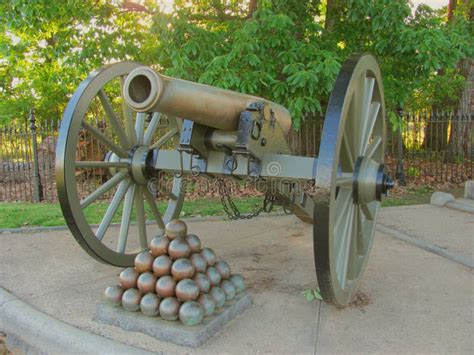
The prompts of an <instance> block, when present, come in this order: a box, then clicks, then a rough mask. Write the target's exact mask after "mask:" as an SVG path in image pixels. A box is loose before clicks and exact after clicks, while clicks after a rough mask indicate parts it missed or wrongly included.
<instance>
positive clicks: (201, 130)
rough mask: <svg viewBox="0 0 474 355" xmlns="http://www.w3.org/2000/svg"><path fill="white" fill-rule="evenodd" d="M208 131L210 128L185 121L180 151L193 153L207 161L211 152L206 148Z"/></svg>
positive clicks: (182, 128)
mask: <svg viewBox="0 0 474 355" xmlns="http://www.w3.org/2000/svg"><path fill="white" fill-rule="evenodd" d="M208 129H209V128H208V127H206V126H203V125H200V124H199V123H195V122H194V121H191V120H183V125H182V127H181V136H180V140H179V146H180V149H182V150H186V151H192V152H193V153H194V154H197V155H199V156H200V157H202V158H204V159H207V157H208V156H209V150H208V149H207V147H206V144H205V140H206V133H207V131H208Z"/></svg>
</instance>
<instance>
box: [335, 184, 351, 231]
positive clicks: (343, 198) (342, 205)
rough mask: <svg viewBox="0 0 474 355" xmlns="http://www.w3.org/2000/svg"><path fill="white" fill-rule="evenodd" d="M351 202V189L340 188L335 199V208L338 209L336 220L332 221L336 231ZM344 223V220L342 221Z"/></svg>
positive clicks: (345, 216)
mask: <svg viewBox="0 0 474 355" xmlns="http://www.w3.org/2000/svg"><path fill="white" fill-rule="evenodd" d="M351 204H352V190H349V189H341V190H340V191H339V196H338V197H337V201H336V208H335V210H336V211H338V215H337V217H336V221H335V223H334V230H335V231H336V232H337V231H338V230H339V226H340V224H341V222H342V221H343V220H344V218H347V211H348V210H349V207H350V205H351ZM344 223H345V222H344Z"/></svg>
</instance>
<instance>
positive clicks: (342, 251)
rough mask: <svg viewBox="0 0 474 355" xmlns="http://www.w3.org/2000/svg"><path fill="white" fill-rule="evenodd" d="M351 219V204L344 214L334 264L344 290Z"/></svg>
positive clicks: (352, 212) (352, 208) (352, 216)
mask: <svg viewBox="0 0 474 355" xmlns="http://www.w3.org/2000/svg"><path fill="white" fill-rule="evenodd" d="M353 218H354V204H351V205H350V207H349V209H348V213H347V214H346V218H345V220H344V228H343V230H342V231H341V236H342V239H341V244H340V245H339V248H338V249H337V259H336V260H337V264H336V272H337V276H338V279H339V282H340V284H341V287H342V288H344V285H345V282H346V278H347V265H348V263H349V251H350V243H351V239H352V238H351V236H352V225H353Z"/></svg>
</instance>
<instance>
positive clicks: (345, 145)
mask: <svg viewBox="0 0 474 355" xmlns="http://www.w3.org/2000/svg"><path fill="white" fill-rule="evenodd" d="M342 153H343V154H341V166H342V167H343V168H346V169H350V171H354V165H355V164H354V154H353V153H352V151H351V147H350V143H349V139H348V138H347V134H346V131H345V130H344V135H343V136H342ZM347 164H349V166H348V167H347Z"/></svg>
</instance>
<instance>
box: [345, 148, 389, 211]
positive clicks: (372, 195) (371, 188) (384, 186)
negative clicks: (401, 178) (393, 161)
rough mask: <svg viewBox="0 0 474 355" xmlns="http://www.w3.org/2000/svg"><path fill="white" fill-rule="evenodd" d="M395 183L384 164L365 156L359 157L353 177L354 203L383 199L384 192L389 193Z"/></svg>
mask: <svg viewBox="0 0 474 355" xmlns="http://www.w3.org/2000/svg"><path fill="white" fill-rule="evenodd" d="M394 185H395V183H394V181H393V180H392V178H391V177H390V176H389V175H388V174H387V173H386V171H385V166H384V164H378V163H377V162H375V161H374V160H372V159H365V158H364V157H359V158H358V159H357V161H356V164H355V169H354V178H353V199H354V203H370V202H372V201H375V200H377V201H381V200H382V194H384V195H387V194H388V191H389V190H391V189H392V188H393V187H394Z"/></svg>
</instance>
